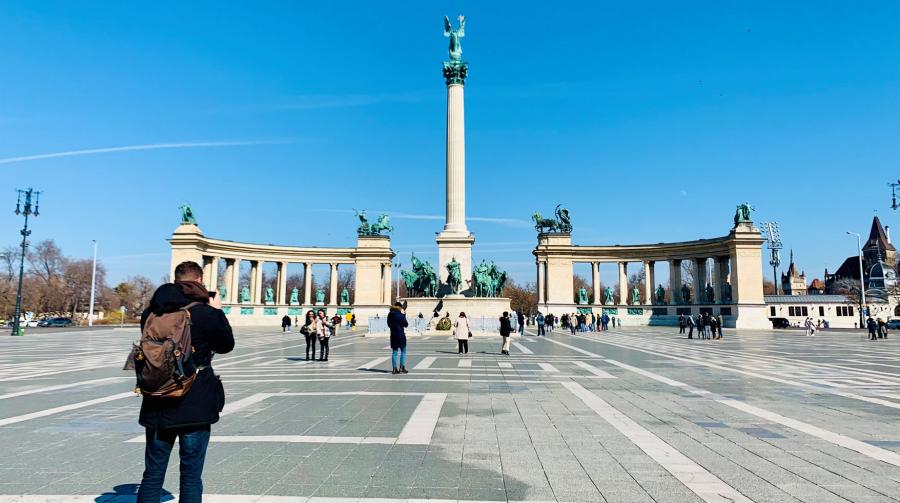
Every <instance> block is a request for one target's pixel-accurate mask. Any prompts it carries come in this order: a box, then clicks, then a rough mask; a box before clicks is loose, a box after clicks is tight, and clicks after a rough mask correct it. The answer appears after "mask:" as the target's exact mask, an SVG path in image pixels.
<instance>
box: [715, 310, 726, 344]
mask: <svg viewBox="0 0 900 503" xmlns="http://www.w3.org/2000/svg"><path fill="white" fill-rule="evenodd" d="M724 327H725V320H724V319H723V318H722V315H721V314H720V315H717V316H716V329H717V330H718V332H719V337H718V338H719V340H721V339H722V336H723V335H724V334H723V333H722V328H724Z"/></svg>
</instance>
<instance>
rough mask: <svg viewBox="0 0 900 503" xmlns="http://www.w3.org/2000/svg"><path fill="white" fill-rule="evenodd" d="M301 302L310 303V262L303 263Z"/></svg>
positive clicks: (311, 301) (311, 302)
mask: <svg viewBox="0 0 900 503" xmlns="http://www.w3.org/2000/svg"><path fill="white" fill-rule="evenodd" d="M303 302H305V303H307V304H309V305H312V304H313V302H314V299H313V298H312V264H311V263H309V262H306V263H304V264H303Z"/></svg>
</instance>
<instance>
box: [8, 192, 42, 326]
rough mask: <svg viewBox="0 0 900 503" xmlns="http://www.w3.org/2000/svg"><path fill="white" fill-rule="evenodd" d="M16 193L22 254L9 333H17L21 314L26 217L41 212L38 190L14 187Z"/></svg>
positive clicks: (25, 249)
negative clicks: (32, 206)
mask: <svg viewBox="0 0 900 503" xmlns="http://www.w3.org/2000/svg"><path fill="white" fill-rule="evenodd" d="M16 193H17V198H16V215H25V226H24V227H22V230H21V231H20V232H21V234H22V256H21V257H19V289H18V291H17V293H16V310H15V312H14V314H13V325H12V334H10V335H19V316H21V314H22V278H23V276H24V275H25V255H26V252H27V251H28V236H30V235H31V231H30V230H28V217H29V216H30V215H34V216H35V217H37V216H39V215H40V214H41V213H40V211H39V210H38V206H39V205H40V201H39V199H40V197H41V193H40V192H38V191H35V190H34V189H32V188H28V189H25V190H22V189H16ZM22 196H25V205H24V207H22ZM32 197H33V198H34V210H33V211H32V209H31V198H32Z"/></svg>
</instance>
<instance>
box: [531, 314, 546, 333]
mask: <svg viewBox="0 0 900 503" xmlns="http://www.w3.org/2000/svg"><path fill="white" fill-rule="evenodd" d="M534 322H535V324H537V334H538V337H540V336H542V335H543V336H545V337H546V336H547V333H546V332H544V315H543V314H541V312H540V311H538V314H537V316H535V317H534Z"/></svg>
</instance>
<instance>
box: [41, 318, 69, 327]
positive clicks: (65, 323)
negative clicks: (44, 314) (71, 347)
mask: <svg viewBox="0 0 900 503" xmlns="http://www.w3.org/2000/svg"><path fill="white" fill-rule="evenodd" d="M72 325H74V323H73V322H72V318H49V319H46V320H41V321H39V322H38V324H37V326H39V327H71V326H72Z"/></svg>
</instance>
